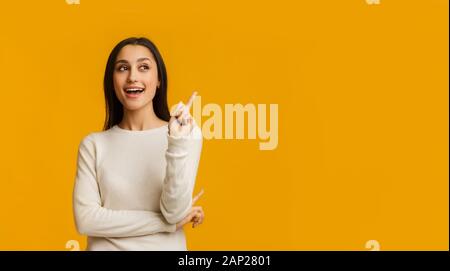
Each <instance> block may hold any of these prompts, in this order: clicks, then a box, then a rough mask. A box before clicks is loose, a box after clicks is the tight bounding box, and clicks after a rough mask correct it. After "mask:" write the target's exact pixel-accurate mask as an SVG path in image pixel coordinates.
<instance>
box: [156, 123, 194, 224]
mask: <svg viewBox="0 0 450 271" xmlns="http://www.w3.org/2000/svg"><path fill="white" fill-rule="evenodd" d="M201 150H202V136H201V131H200V128H199V127H198V126H196V125H194V127H193V129H192V131H191V133H190V135H189V136H184V137H175V136H172V135H168V148H167V151H166V161H167V166H166V175H165V178H164V184H163V189H162V193H161V200H160V209H161V213H162V214H163V215H164V217H165V218H166V220H167V221H168V222H169V223H171V224H175V223H177V222H179V221H181V220H182V219H183V218H184V217H186V216H187V215H188V213H189V211H190V209H191V207H192V193H193V190H194V186H195V179H196V176H197V169H198V165H199V162H200V154H201Z"/></svg>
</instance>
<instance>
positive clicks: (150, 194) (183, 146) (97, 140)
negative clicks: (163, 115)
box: [73, 124, 202, 250]
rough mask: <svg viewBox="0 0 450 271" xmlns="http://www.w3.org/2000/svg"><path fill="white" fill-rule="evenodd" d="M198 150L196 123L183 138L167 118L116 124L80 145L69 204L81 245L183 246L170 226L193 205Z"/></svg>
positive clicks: (199, 137)
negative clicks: (149, 125)
mask: <svg viewBox="0 0 450 271" xmlns="http://www.w3.org/2000/svg"><path fill="white" fill-rule="evenodd" d="M201 150H202V135H201V130H200V128H199V127H198V126H196V125H194V128H193V130H192V132H191V133H190V134H189V135H187V136H183V137H174V136H171V135H169V134H168V125H167V124H166V125H164V126H161V127H158V128H153V129H149V130H143V131H131V130H125V129H122V128H120V127H119V126H117V125H115V126H113V127H112V128H110V129H109V130H106V131H103V132H94V133H91V134H89V135H87V136H86V137H84V138H83V139H82V141H81V143H80V145H79V148H78V159H77V172H76V178H75V186H74V191H73V210H74V218H75V224H76V227H77V230H78V232H79V233H80V234H82V235H87V236H88V240H87V241H88V245H87V250H187V247H186V238H185V234H184V231H183V229H179V230H176V223H177V222H179V221H181V220H182V219H183V218H184V217H185V216H186V215H187V214H188V213H189V211H190V208H191V206H192V193H193V189H194V185H195V179H196V175H197V169H198V165H199V161H200V154H201Z"/></svg>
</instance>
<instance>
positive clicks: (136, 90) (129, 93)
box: [124, 88, 145, 97]
mask: <svg viewBox="0 0 450 271" xmlns="http://www.w3.org/2000/svg"><path fill="white" fill-rule="evenodd" d="M124 90H125V93H126V95H127V96H129V97H137V96H139V94H141V93H142V92H144V91H145V88H125V89H124Z"/></svg>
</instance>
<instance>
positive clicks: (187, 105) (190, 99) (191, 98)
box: [185, 91, 197, 112]
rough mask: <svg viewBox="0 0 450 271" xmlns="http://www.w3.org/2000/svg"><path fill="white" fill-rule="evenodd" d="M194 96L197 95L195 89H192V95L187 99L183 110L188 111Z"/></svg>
mask: <svg viewBox="0 0 450 271" xmlns="http://www.w3.org/2000/svg"><path fill="white" fill-rule="evenodd" d="M196 96H197V91H194V93H192V96H191V97H190V98H189V101H188V102H187V104H186V106H185V112H189V110H190V109H191V106H192V103H193V102H194V100H195V97H196Z"/></svg>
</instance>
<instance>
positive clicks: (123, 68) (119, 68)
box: [117, 65, 128, 72]
mask: <svg viewBox="0 0 450 271" xmlns="http://www.w3.org/2000/svg"><path fill="white" fill-rule="evenodd" d="M117 70H118V71H120V72H123V71H126V70H128V67H127V66H126V65H120V66H118V67H117Z"/></svg>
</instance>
